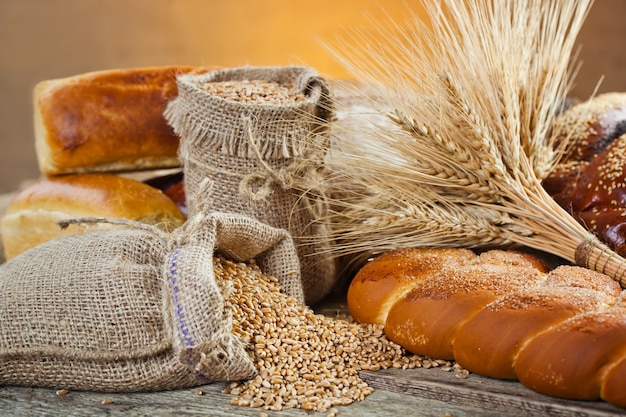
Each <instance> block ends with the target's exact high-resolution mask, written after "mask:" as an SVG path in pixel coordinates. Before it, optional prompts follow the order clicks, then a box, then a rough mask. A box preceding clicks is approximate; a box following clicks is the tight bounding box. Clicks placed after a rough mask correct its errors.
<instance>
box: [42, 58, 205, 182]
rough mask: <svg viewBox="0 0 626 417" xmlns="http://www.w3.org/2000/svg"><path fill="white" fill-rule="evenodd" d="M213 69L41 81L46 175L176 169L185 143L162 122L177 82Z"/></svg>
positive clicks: (99, 74) (154, 70)
mask: <svg viewBox="0 0 626 417" xmlns="http://www.w3.org/2000/svg"><path fill="white" fill-rule="evenodd" d="M208 70H209V68H200V67H191V66H164V67H150V68H130V69H115V70H105V71H97V72H90V73H85V74H80V75H76V76H72V77H68V78H61V79H55V80H47V81H42V82H40V83H38V84H37V85H36V86H35V88H34V91H33V101H34V103H33V105H34V123H35V148H36V152H37V159H38V163H39V169H40V171H41V172H42V173H43V174H44V175H47V176H52V175H59V174H68V173H85V172H105V171H107V172H114V171H132V170H142V169H153V168H170V167H176V166H179V165H180V162H179V160H178V157H177V152H178V143H179V139H178V137H177V136H176V135H175V134H174V132H173V130H172V128H171V127H170V126H169V125H168V124H167V122H166V121H165V119H164V117H163V111H164V110H165V106H166V104H167V102H168V101H169V100H171V99H173V98H175V97H176V95H177V93H178V87H177V84H176V76H177V75H179V74H184V73H189V72H197V73H201V72H206V71H208Z"/></svg>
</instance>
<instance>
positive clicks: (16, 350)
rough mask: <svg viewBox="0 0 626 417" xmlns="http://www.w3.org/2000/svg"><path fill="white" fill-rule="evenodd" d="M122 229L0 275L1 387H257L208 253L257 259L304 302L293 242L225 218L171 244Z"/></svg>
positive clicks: (29, 255)
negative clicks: (222, 383) (246, 383)
mask: <svg viewBox="0 0 626 417" xmlns="http://www.w3.org/2000/svg"><path fill="white" fill-rule="evenodd" d="M83 221H86V220H83ZM120 222H121V220H120ZM127 226H130V228H123V229H119V228H116V229H110V230H106V231H96V232H88V233H84V234H78V235H70V236H66V237H62V238H59V239H56V240H52V241H49V242H47V243H44V244H42V245H41V246H39V247H37V248H33V249H31V250H30V251H27V252H25V253H23V254H21V255H19V256H17V257H15V258H13V259H12V260H10V261H8V262H7V263H5V264H3V265H2V266H0V299H1V300H2V303H0V363H1V364H2V366H0V384H2V385H26V386H44V387H58V388H71V389H78V390H95V391H151V390H165V389H173V388H183V387H189V386H194V385H199V384H205V383H208V382H211V381H216V380H233V379H234V380H239V379H246V378H250V377H251V376H253V375H254V373H255V367H254V364H253V362H252V360H251V358H250V357H249V356H248V354H247V353H246V351H245V349H244V345H243V342H242V341H240V340H239V339H238V338H237V337H235V336H233V335H232V334H231V328H232V323H231V316H230V315H229V312H228V311H227V310H225V309H224V295H223V294H222V293H221V292H220V289H219V288H220V287H218V284H217V282H216V279H215V276H214V270H213V259H214V258H213V257H214V250H218V251H220V252H221V253H223V254H225V255H227V256H229V257H231V258H233V259H235V260H248V259H253V258H255V259H257V260H258V263H259V264H261V265H263V267H262V268H265V269H264V270H263V269H262V270H263V271H264V272H266V273H267V274H270V275H274V276H275V277H276V278H278V279H279V281H280V282H281V283H282V285H283V286H284V288H285V290H286V293H287V294H290V295H292V296H294V297H296V298H297V299H298V300H300V301H303V293H302V288H301V286H300V278H299V275H298V274H297V273H294V269H295V270H297V269H298V267H299V264H298V258H297V254H296V252H295V246H294V245H293V241H292V240H291V238H290V236H289V234H288V233H287V232H286V231H284V230H280V229H276V228H272V227H270V226H267V225H264V224H262V223H260V222H258V221H255V220H254V219H250V218H248V217H244V216H240V215H234V214H222V213H212V214H209V215H206V216H203V217H198V216H196V217H195V218H190V220H189V221H188V222H187V223H186V224H185V225H184V226H182V227H181V228H180V229H178V230H177V231H176V233H175V234H174V235H169V234H166V233H165V232H162V231H159V230H158V229H156V228H153V227H152V226H148V225H143V224H139V223H128V224H127Z"/></svg>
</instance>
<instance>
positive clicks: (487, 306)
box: [347, 248, 626, 407]
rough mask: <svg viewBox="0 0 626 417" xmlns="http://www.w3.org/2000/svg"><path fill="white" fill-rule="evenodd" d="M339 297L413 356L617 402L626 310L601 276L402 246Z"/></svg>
mask: <svg viewBox="0 0 626 417" xmlns="http://www.w3.org/2000/svg"><path fill="white" fill-rule="evenodd" d="M347 301H348V308H349V309H350V313H351V314H352V315H353V317H354V318H355V320H357V321H359V322H361V323H378V324H382V325H384V328H385V335H386V336H387V337H388V338H389V339H390V340H392V341H394V342H396V343H398V344H399V345H400V346H402V347H404V348H406V349H407V350H408V351H410V352H413V353H415V354H419V355H426V356H429V357H433V358H441V359H445V360H455V361H456V362H457V364H458V365H460V366H461V367H463V368H465V369H467V370H468V371H470V372H473V373H476V374H480V375H483V376H488V377H493V378H500V379H518V380H519V381H520V382H522V384H524V385H525V386H527V387H529V388H531V389H533V390H535V391H537V392H540V393H542V394H546V395H551V396H556V397H562V398H569V399H579V400H597V399H603V400H605V401H607V402H609V403H611V404H613V405H615V406H618V407H626V396H624V395H623V394H621V393H623V392H626V380H625V379H623V378H621V376H623V375H624V373H625V372H626V307H625V304H624V301H623V295H622V289H621V287H620V286H619V284H617V283H616V282H615V281H613V280H612V279H611V278H609V277H608V276H606V275H603V274H600V273H598V272H595V271H592V270H589V269H585V268H582V267H577V266H568V265H562V266H558V267H556V268H555V269H552V270H551V269H550V268H549V267H548V266H546V264H544V263H543V262H542V261H541V260H540V259H539V258H537V257H535V256H534V255H530V254H525V253H521V252H517V251H513V250H508V251H504V250H491V251H487V252H483V253H481V254H475V253H473V252H471V251H469V250H467V249H444V248H442V249H438V248H434V249H429V248H407V249H398V250H394V251H389V252H386V253H384V254H382V255H379V256H378V257H377V258H374V259H373V260H371V261H370V262H368V263H366V264H365V265H364V266H363V267H362V268H361V269H360V270H359V272H358V273H357V274H356V276H355V277H354V279H353V281H352V282H351V284H350V287H349V290H348V299H347ZM583 363H584V366H582V364H583Z"/></svg>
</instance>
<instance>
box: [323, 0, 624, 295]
mask: <svg viewBox="0 0 626 417" xmlns="http://www.w3.org/2000/svg"><path fill="white" fill-rule="evenodd" d="M591 6H592V1H590V0H501V1H500V0H499V1H489V0H456V1H455V0H445V1H442V0H425V1H423V2H421V7H422V8H423V9H424V10H425V11H426V15H427V18H425V19H421V18H419V17H418V15H417V14H416V15H414V16H412V18H411V19H412V20H411V21H410V22H409V23H408V25H404V26H402V25H400V24H396V23H394V22H392V21H391V22H390V23H389V24H385V23H383V22H381V21H375V23H377V24H378V27H377V30H375V31H374V32H372V31H369V32H362V33H361V32H357V31H354V32H351V34H350V37H348V38H344V39H343V40H341V39H340V40H339V41H338V42H337V44H336V45H331V46H330V47H329V49H330V51H331V52H332V53H333V54H334V55H335V56H336V57H337V58H338V59H339V60H340V61H341V62H342V63H343V65H344V66H345V67H346V68H347V70H348V71H350V72H351V74H353V75H354V77H355V78H356V79H357V80H358V81H359V84H358V85H367V86H368V89H369V90H368V93H367V97H363V99H364V100H367V99H368V97H373V96H375V97H376V99H372V101H371V103H369V104H368V105H369V106H370V107H371V108H373V109H375V114H376V115H378V117H374V115H368V116H367V117H365V118H355V122H354V123H353V124H352V125H350V124H348V125H346V126H344V127H343V131H342V132H340V133H341V134H340V135H337V138H338V139H335V140H334V141H333V143H332V144H331V153H330V155H331V156H330V158H329V161H328V165H329V168H330V170H331V172H332V178H331V179H330V180H329V181H330V182H331V183H332V189H333V190H335V191H334V193H333V195H332V196H331V198H330V203H331V205H332V207H333V211H332V214H331V216H330V218H328V219H325V220H327V221H329V222H330V224H331V225H332V230H333V233H332V236H330V237H329V238H330V239H331V240H333V241H334V246H333V250H334V251H335V252H336V253H337V254H341V255H346V254H359V253H360V254H363V253H370V254H371V253H380V252H382V251H385V250H390V249H395V248H399V247H407V246H431V247H443V246H447V247H453V246H455V247H468V248H485V247H509V246H525V247H528V248H534V249H537V250H540V251H544V252H547V253H551V254H554V255H557V256H559V257H561V258H564V259H565V260H568V261H570V262H573V263H576V264H578V265H582V266H585V267H588V268H591V269H595V270H598V271H600V272H604V273H606V274H607V275H610V276H611V277H613V278H614V279H615V280H617V281H619V282H620V283H621V284H623V285H624V284H626V276H625V275H624V274H625V270H626V261H625V260H624V259H622V258H621V257H619V256H618V255H617V254H615V253H614V252H612V251H611V250H610V249H609V248H608V247H607V246H605V245H604V244H602V243H600V242H599V241H598V239H596V238H595V237H594V236H593V235H592V234H591V233H590V232H589V231H587V230H586V229H585V228H584V227H583V226H581V225H580V224H579V223H578V222H576V221H575V220H574V219H573V218H572V217H571V216H570V215H568V214H567V213H566V212H565V211H564V210H563V209H562V208H561V207H559V206H558V205H557V204H556V203H555V202H554V200H553V199H552V198H551V197H550V196H549V195H548V194H547V193H546V192H545V191H544V189H543V187H542V185H541V180H542V179H543V178H545V177H546V175H547V174H548V173H549V172H550V171H551V170H552V169H553V167H554V166H555V164H556V163H557V162H558V161H559V158H560V157H561V156H562V155H563V154H564V152H566V151H567V149H568V147H569V146H570V145H571V144H570V143H565V142H564V141H561V142H559V143H555V142H556V141H555V140H554V139H551V136H550V126H551V123H552V121H553V119H554V118H555V116H556V115H557V114H558V113H559V111H560V110H561V109H562V105H563V103H564V100H565V99H566V97H567V95H568V94H569V92H570V90H571V87H572V83H573V79H574V75H575V69H576V66H575V65H574V64H575V62H574V61H575V59H574V53H573V52H574V49H575V39H576V36H577V34H578V32H579V30H580V27H581V25H582V24H583V22H584V20H585V18H586V15H587V13H588V11H589V9H590V8H591ZM346 39H348V40H349V41H351V42H353V41H355V40H356V41H358V42H359V44H360V47H359V48H350V47H346V45H348V44H349V42H348V40H346ZM381 39H383V40H384V42H381V41H380V40H381ZM389 45H392V47H389ZM338 51H340V52H338ZM356 88H357V90H356V91H355V92H354V93H355V94H357V95H358V94H362V95H363V96H365V95H366V94H365V93H360V92H359V90H358V88H359V87H356ZM372 88H375V89H376V93H375V94H372V93H371V89H372Z"/></svg>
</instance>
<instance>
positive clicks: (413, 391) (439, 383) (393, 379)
mask: <svg viewBox="0 0 626 417" xmlns="http://www.w3.org/2000/svg"><path fill="white" fill-rule="evenodd" d="M361 377H362V378H363V380H365V381H366V382H367V383H368V384H369V385H370V386H371V387H373V388H375V389H379V390H385V391H390V392H398V393H403V394H406V395H410V396H416V397H420V398H426V399H437V400H440V401H444V402H446V403H449V404H452V405H463V406H465V407H468V408H472V407H474V408H481V407H482V408H489V409H490V410H494V411H500V412H504V413H510V412H512V411H513V412H514V414H515V415H517V416H541V417H544V416H564V417H565V416H567V417H570V416H580V417H583V416H589V417H606V416H617V415H621V416H623V415H626V410H622V409H619V408H616V407H614V406H612V405H610V404H608V403H605V402H603V401H572V400H564V399H560V398H552V397H548V396H545V395H542V394H539V393H536V392H534V391H532V390H530V389H528V388H526V387H524V386H523V385H522V384H521V383H519V382H518V381H504V380H496V379H492V378H485V377H481V376H479V375H474V374H470V375H469V376H468V377H467V378H459V377H457V376H456V375H455V373H454V372H444V371H442V370H440V369H406V370H401V369H385V370H380V371H375V372H371V371H364V372H361Z"/></svg>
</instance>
